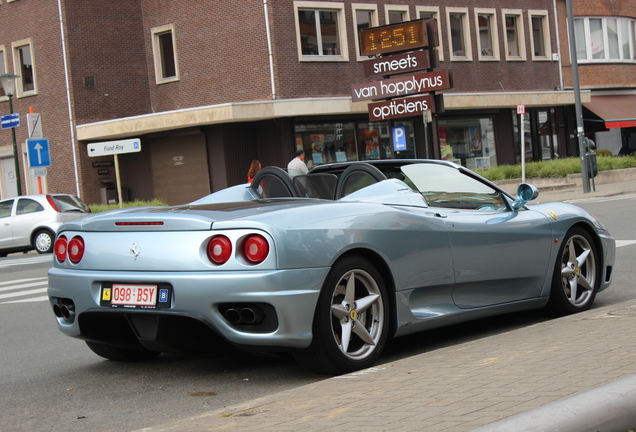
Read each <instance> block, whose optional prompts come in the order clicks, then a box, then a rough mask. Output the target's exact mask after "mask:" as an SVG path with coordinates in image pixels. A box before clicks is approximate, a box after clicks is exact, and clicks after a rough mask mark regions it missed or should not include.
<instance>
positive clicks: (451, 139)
mask: <svg viewBox="0 0 636 432" xmlns="http://www.w3.org/2000/svg"><path fill="white" fill-rule="evenodd" d="M438 131H439V145H440V155H441V157H442V159H443V160H449V161H452V162H455V163H457V164H458V165H463V166H465V167H466V168H469V169H472V170H475V169H489V168H492V167H495V166H497V154H496V150H495V132H494V128H493V121H492V119H491V118H474V119H457V120H441V119H440V120H439V121H438Z"/></svg>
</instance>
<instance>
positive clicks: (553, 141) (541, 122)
mask: <svg viewBox="0 0 636 432" xmlns="http://www.w3.org/2000/svg"><path fill="white" fill-rule="evenodd" d="M555 117H556V113H555V110H554V108H550V109H548V110H532V111H530V112H528V113H526V114H524V115H523V139H524V157H525V160H526V162H532V161H539V160H549V159H555V158H558V157H559V153H558V144H559V140H558V136H557V131H556V118H555ZM519 118H520V116H519V115H517V114H516V113H514V112H513V113H512V125H513V130H514V136H515V140H514V146H515V155H516V160H517V163H520V162H521V159H520V157H519V155H520V153H521V149H520V141H519Z"/></svg>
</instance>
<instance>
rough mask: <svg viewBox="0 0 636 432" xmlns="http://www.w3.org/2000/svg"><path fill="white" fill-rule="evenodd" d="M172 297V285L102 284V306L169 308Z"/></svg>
mask: <svg viewBox="0 0 636 432" xmlns="http://www.w3.org/2000/svg"><path fill="white" fill-rule="evenodd" d="M171 297H172V287H171V286H170V284H166V283H158V284H135V283H111V282H104V283H102V292H101V298H100V305H101V306H107V307H114V308H117V307H124V308H141V309H155V308H169V307H170V303H171Z"/></svg>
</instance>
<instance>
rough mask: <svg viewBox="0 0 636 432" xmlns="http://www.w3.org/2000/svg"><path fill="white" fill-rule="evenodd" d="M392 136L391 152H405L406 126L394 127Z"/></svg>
mask: <svg viewBox="0 0 636 432" xmlns="http://www.w3.org/2000/svg"><path fill="white" fill-rule="evenodd" d="M392 135H393V151H396V152H397V151H403V150H406V126H395V127H394V128H393V133H392Z"/></svg>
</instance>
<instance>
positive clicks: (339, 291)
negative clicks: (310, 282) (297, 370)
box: [295, 257, 389, 374]
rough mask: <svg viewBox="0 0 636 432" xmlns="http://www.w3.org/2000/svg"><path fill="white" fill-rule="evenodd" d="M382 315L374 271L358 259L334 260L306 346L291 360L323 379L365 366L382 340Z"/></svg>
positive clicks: (384, 302)
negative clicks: (323, 375)
mask: <svg viewBox="0 0 636 432" xmlns="http://www.w3.org/2000/svg"><path fill="white" fill-rule="evenodd" d="M388 311H389V309H388V298H387V293H386V288H385V286H384V281H383V280H382V277H381V276H380V274H379V272H378V271H377V270H376V269H375V267H374V266H373V265H372V264H371V263H370V262H369V261H367V260H366V259H363V258H360V257H349V258H345V259H343V260H341V261H339V262H338V263H336V264H335V265H334V267H333V268H332V269H331V272H330V273H329V275H328V276H327V279H326V281H325V284H324V286H323V289H322V292H321V294H320V297H319V299H318V305H317V307H316V312H315V316H314V324H313V340H312V343H311V345H310V346H309V348H307V349H306V350H303V351H300V352H298V353H296V354H295V356H296V359H297V360H298V361H299V362H300V363H301V364H302V365H304V366H306V367H308V368H309V369H312V370H314V371H316V372H319V373H326V374H342V373H347V372H352V371H355V370H358V369H363V368H367V367H370V366H371V365H373V364H374V363H375V362H376V360H377V359H378V357H379V356H380V353H381V351H382V349H383V348H384V344H385V342H386V339H387V335H388V328H389V326H388V323H389V312H388Z"/></svg>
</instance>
